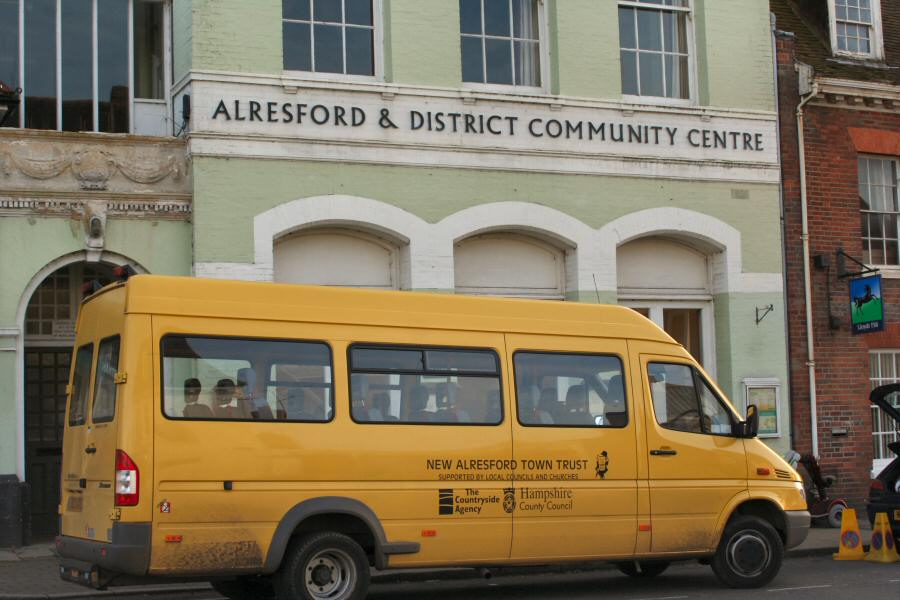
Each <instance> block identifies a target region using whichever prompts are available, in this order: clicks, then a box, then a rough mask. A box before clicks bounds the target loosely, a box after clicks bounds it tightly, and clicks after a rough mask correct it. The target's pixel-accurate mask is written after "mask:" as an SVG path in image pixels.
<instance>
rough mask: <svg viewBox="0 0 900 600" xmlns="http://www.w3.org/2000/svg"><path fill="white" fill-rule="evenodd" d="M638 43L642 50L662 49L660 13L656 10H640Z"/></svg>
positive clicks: (638, 15) (638, 12) (638, 16)
mask: <svg viewBox="0 0 900 600" xmlns="http://www.w3.org/2000/svg"><path fill="white" fill-rule="evenodd" d="M637 21H638V44H639V47H640V49H641V50H662V30H661V29H660V13H659V12H658V11H655V10H638V11H637Z"/></svg>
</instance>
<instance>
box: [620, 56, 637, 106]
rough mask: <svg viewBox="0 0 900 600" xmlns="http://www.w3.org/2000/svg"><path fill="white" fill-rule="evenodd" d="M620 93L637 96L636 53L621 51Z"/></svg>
mask: <svg viewBox="0 0 900 600" xmlns="http://www.w3.org/2000/svg"><path fill="white" fill-rule="evenodd" d="M622 93H623V94H631V95H635V96H636V95H638V94H639V93H640V91H639V90H638V74H637V52H629V51H627V50H622Z"/></svg>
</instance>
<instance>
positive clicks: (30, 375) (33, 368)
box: [23, 262, 113, 539]
mask: <svg viewBox="0 0 900 600" xmlns="http://www.w3.org/2000/svg"><path fill="white" fill-rule="evenodd" d="M112 269H113V266H112V265H108V264H105V263H87V262H75V263H72V264H68V265H66V266H63V267H60V268H59V269H57V270H55V271H53V272H52V273H50V274H49V275H47V276H46V277H45V278H44V280H43V281H41V282H40V284H39V285H38V286H37V288H36V289H35V290H34V292H33V293H32V294H31V297H30V298H29V300H28V305H27V308H26V309H25V319H24V359H23V360H24V408H25V424H24V428H25V429H24V431H25V436H24V438H25V448H24V449H25V480H26V481H27V482H28V484H29V485H30V487H31V530H32V534H33V535H34V536H35V537H36V538H39V539H40V538H46V537H48V536H52V535H55V534H56V532H57V531H56V530H57V526H58V520H57V505H58V503H59V482H60V465H61V457H62V436H63V425H64V423H65V412H66V384H67V383H68V379H69V361H70V360H71V355H72V346H73V344H74V341H75V320H76V318H77V316H78V306H79V303H80V302H81V299H82V292H81V288H82V285H83V284H84V283H87V282H90V281H93V280H97V281H99V282H100V283H101V284H104V285H105V284H107V283H109V282H110V281H112V279H113V277H112Z"/></svg>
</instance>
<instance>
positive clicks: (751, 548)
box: [728, 531, 771, 577]
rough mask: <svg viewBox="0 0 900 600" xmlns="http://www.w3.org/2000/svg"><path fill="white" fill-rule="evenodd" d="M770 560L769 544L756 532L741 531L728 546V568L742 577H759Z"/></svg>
mask: <svg viewBox="0 0 900 600" xmlns="http://www.w3.org/2000/svg"><path fill="white" fill-rule="evenodd" d="M770 560H771V552H770V550H769V544H768V542H767V541H766V540H765V539H764V538H763V537H762V536H760V535H759V534H758V533H756V532H752V531H742V532H740V533H739V534H737V535H736V536H734V537H733V538H732V541H731V543H730V544H729V546H728V563H729V566H731V568H732V569H733V570H734V572H735V573H737V574H739V575H742V576H744V577H755V576H756V575H759V574H760V573H762V572H763V571H764V570H765V569H766V567H767V566H769V562H770Z"/></svg>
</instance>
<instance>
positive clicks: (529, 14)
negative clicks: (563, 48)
mask: <svg viewBox="0 0 900 600" xmlns="http://www.w3.org/2000/svg"><path fill="white" fill-rule="evenodd" d="M512 9H513V14H512V17H513V37H517V38H525V39H529V40H536V39H538V8H537V3H536V2H535V0H512Z"/></svg>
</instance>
